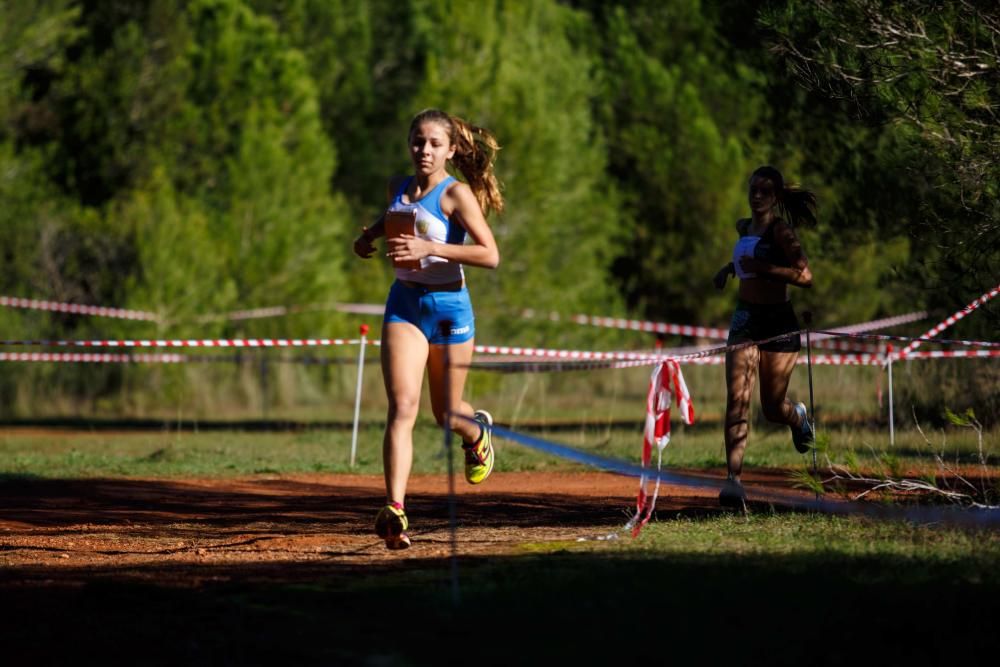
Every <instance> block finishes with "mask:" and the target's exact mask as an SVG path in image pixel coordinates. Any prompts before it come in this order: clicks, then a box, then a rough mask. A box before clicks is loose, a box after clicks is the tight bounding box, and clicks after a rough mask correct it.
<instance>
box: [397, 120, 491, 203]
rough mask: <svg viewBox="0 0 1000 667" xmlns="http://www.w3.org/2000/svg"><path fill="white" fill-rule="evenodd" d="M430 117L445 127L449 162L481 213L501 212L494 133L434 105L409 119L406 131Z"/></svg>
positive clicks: (412, 129) (411, 130) (414, 128)
mask: <svg viewBox="0 0 1000 667" xmlns="http://www.w3.org/2000/svg"><path fill="white" fill-rule="evenodd" d="M427 121H434V122H437V123H440V124H441V125H442V126H444V127H446V128H447V129H448V133H449V135H450V136H451V143H452V145H453V146H455V154H454V155H453V156H452V158H451V161H452V164H454V165H455V167H456V168H457V169H458V170H459V171H460V172H461V173H462V176H463V177H464V178H465V181H466V182H467V183H468V184H469V187H470V188H472V193H473V194H474V195H475V197H476V201H477V202H479V208H481V209H482V210H483V214H484V215H485V214H488V213H489V212H490V211H491V210H492V211H496V212H497V213H503V208H504V201H503V194H502V193H501V192H500V183H499V182H498V181H497V177H496V174H495V173H494V172H493V162H494V161H495V160H496V156H497V151H499V150H500V144H499V143H497V140H496V137H495V136H493V133H492V132H490V131H489V130H487V129H486V128H482V127H477V126H475V125H472V124H470V123H468V122H466V121H464V120H462V119H461V118H459V117H458V116H451V115H449V114H447V113H445V112H443V111H440V110H438V109H425V110H424V111H421V112H420V113H418V114H417V115H416V116H414V118H413V121H412V122H411V123H410V134H412V133H413V131H414V130H416V129H417V127H419V126H420V124H421V123H424V122H427Z"/></svg>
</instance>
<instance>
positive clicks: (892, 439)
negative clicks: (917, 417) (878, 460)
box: [885, 343, 896, 447]
mask: <svg viewBox="0 0 1000 667" xmlns="http://www.w3.org/2000/svg"><path fill="white" fill-rule="evenodd" d="M885 359H886V362H885V366H886V368H887V369H888V370H889V446H890V447H894V446H895V445H896V418H895V416H894V415H893V413H892V343H889V344H888V345H887V346H886V350H885Z"/></svg>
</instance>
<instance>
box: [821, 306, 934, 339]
mask: <svg viewBox="0 0 1000 667" xmlns="http://www.w3.org/2000/svg"><path fill="white" fill-rule="evenodd" d="M926 319H927V311H926V310H918V311H915V312H912V313H905V314H903V315H894V316H893V317H885V318H882V319H880V320H872V321H871V322H861V323H859V324H850V325H848V326H844V327H833V328H832V329H829V330H828V332H827V333H828V334H830V335H833V334H836V335H842V334H853V333H864V332H866V331H878V330H879V329H888V328H889V327H896V326H899V325H900V324H910V323H912V322H919V321H920V320H926ZM829 337H830V336H829V335H817V336H816V338H814V339H813V340H822V339H823V338H829Z"/></svg>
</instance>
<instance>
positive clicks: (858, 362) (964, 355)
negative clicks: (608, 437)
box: [0, 341, 1000, 372]
mask: <svg viewBox="0 0 1000 667" xmlns="http://www.w3.org/2000/svg"><path fill="white" fill-rule="evenodd" d="M347 342H348V343H351V342H354V343H357V342H358V341H347ZM205 347H210V346H205ZM241 347H242V348H248V347H251V346H232V348H241ZM995 358H1000V350H933V351H926V352H913V353H911V354H910V355H908V356H907V357H906V361H910V360H919V359H995ZM667 359H671V360H674V361H677V363H679V364H694V365H705V366H714V365H722V364H724V363H726V359H725V357H724V356H719V355H718V354H716V355H715V356H699V357H694V358H692V357H664V356H656V355H647V356H643V357H640V358H637V359H631V360H601V359H592V360H583V359H565V358H564V359H558V360H556V361H542V362H539V361H527V360H525V361H497V362H492V361H485V362H483V361H478V362H474V363H473V367H475V368H481V369H486V370H509V371H511V372H552V371H570V370H596V369H609V368H637V367H639V366H649V365H650V364H657V363H662V362H663V361H665V360H667ZM3 361H18V362H31V361H37V362H65V363H186V362H191V361H199V362H204V361H216V362H227V363H228V362H232V361H235V358H231V357H224V358H220V357H205V356H202V355H196V356H185V355H181V354H115V353H87V352H0V362H3ZM291 361H292V362H293V363H294V362H299V361H300V362H301V363H307V364H308V363H316V360H314V359H301V360H291ZM797 363H799V364H805V363H807V359H806V358H805V357H802V356H800V357H799V358H798V361H797ZM812 363H813V364H815V365H817V366H884V365H885V363H886V357H885V355H879V354H827V355H823V354H820V355H813V357H812Z"/></svg>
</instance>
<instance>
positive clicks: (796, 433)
mask: <svg viewBox="0 0 1000 667" xmlns="http://www.w3.org/2000/svg"><path fill="white" fill-rule="evenodd" d="M795 412H796V413H798V415H799V416H800V417H802V424H801V425H799V426H798V427H795V426H789V428H790V429H792V444H793V445H795V451H797V452H798V453H799V454H805V453H806V452H808V451H809V450H810V449H811V448H812V444H813V443H814V442H815V441H816V435H815V434H814V433H813V427H812V423H810V421H809V416H808V415H807V414H806V404H805V403H796V404H795Z"/></svg>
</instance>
